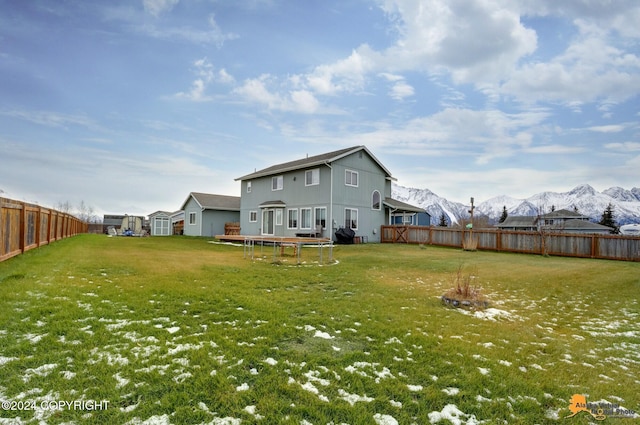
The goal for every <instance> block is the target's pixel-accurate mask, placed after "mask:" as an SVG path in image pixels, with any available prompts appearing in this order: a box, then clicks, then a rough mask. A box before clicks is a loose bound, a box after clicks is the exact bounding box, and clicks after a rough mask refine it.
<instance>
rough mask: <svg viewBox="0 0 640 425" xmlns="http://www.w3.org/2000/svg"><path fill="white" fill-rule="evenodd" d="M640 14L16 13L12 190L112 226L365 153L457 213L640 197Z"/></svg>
mask: <svg viewBox="0 0 640 425" xmlns="http://www.w3.org/2000/svg"><path fill="white" fill-rule="evenodd" d="M638 22H640V2H638V1H637V0H616V1H613V2H612V1H605V0H563V1H557V0H536V1H529V0H478V1H472V0H369V1H365V0H322V1H320V0H317V1H316V0H308V1H301V0H242V1H230V0H138V1H136V0H114V1H108V2H106V1H105V2H94V1H84V0H68V1H64V2H60V1H56V2H53V1H48V0H24V1H13V0H0V190H2V191H3V192H4V193H0V196H7V195H9V196H10V197H12V198H14V199H21V200H27V201H32V202H37V203H39V204H41V205H45V206H55V205H57V204H59V203H61V202H70V203H71V204H72V205H78V204H79V203H80V202H81V201H83V202H84V203H85V204H87V205H88V206H90V207H92V208H94V209H95V211H96V212H98V213H100V214H102V213H118V214H124V213H128V214H134V213H135V214H141V215H147V214H150V213H152V212H154V211H156V210H171V211H173V210H176V209H178V208H180V206H181V204H182V202H183V201H184V200H185V199H186V198H187V196H188V194H189V192H191V191H197V192H208V193H218V194H226V195H238V196H239V194H240V190H239V183H238V182H236V181H234V179H235V178H236V177H240V176H242V175H245V174H248V173H250V172H252V171H253V170H254V169H261V168H264V167H267V166H270V165H274V164H277V163H280V162H285V161H288V160H294V159H299V158H302V157H304V156H306V155H307V154H309V155H315V154H320V153H324V152H328V151H331V150H334V149H341V148H344V147H349V146H354V145H366V146H367V147H368V148H369V150H371V151H372V152H373V153H374V155H376V157H377V158H378V159H379V160H380V161H381V162H382V163H383V164H384V165H385V166H386V167H387V168H388V169H389V170H390V171H391V173H392V174H393V176H394V177H395V178H397V183H398V184H400V185H403V186H408V187H416V188H429V189H431V190H432V191H434V192H436V193H437V194H438V195H440V196H444V197H446V198H448V199H450V200H452V201H460V202H466V201H467V200H468V199H469V197H470V196H474V197H475V199H476V202H481V201H482V200H486V199H488V198H490V197H492V196H496V195H501V194H505V195H511V196H514V197H527V196H530V195H533V194H535V193H538V192H541V191H545V190H553V191H559V192H563V191H568V190H570V189H571V188H573V187H574V186H576V185H578V184H581V183H589V184H591V185H592V186H593V187H594V188H595V189H596V190H604V189H606V188H608V187H611V186H621V187H624V188H626V189H631V188H632V187H634V186H635V187H638V186H640V96H639V94H640V44H639V43H640V25H638Z"/></svg>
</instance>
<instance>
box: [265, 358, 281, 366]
mask: <svg viewBox="0 0 640 425" xmlns="http://www.w3.org/2000/svg"><path fill="white" fill-rule="evenodd" d="M264 362H265V363H266V364H268V365H271V366H275V365H277V364H278V361H277V360H275V359H273V358H271V357H268V358H266V359H265V360H264Z"/></svg>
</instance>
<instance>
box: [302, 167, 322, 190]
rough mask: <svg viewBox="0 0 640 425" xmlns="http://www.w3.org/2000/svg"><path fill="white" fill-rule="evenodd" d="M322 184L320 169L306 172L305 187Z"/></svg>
mask: <svg viewBox="0 0 640 425" xmlns="http://www.w3.org/2000/svg"><path fill="white" fill-rule="evenodd" d="M317 184H320V169H319V168H315V169H313V170H307V171H305V172H304V185H305V186H314V185H317Z"/></svg>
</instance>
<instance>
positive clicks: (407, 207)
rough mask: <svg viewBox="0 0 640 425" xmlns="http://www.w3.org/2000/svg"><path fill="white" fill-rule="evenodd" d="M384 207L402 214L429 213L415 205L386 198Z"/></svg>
mask: <svg viewBox="0 0 640 425" xmlns="http://www.w3.org/2000/svg"><path fill="white" fill-rule="evenodd" d="M384 205H386V206H387V207H389V208H392V209H394V210H397V211H400V212H403V211H404V212H417V213H421V212H423V213H427V212H426V211H425V209H424V208H420V207H416V206H415V205H411V204H407V203H406V202H402V201H398V200H397V199H393V198H384ZM427 214H428V213H427Z"/></svg>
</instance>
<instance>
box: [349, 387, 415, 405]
mask: <svg viewBox="0 0 640 425" xmlns="http://www.w3.org/2000/svg"><path fill="white" fill-rule="evenodd" d="M338 394H339V395H340V398H341V399H343V400H344V401H346V402H348V403H349V404H350V405H352V406H353V405H354V404H356V403H357V402H359V401H363V402H365V403H370V402H372V401H373V400H374V398H373V397H367V396H366V395H363V396H360V395H358V394H349V393H348V392H346V391H345V390H343V389H342V388H340V389H339V390H338ZM400 405H401V406H402V404H400Z"/></svg>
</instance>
